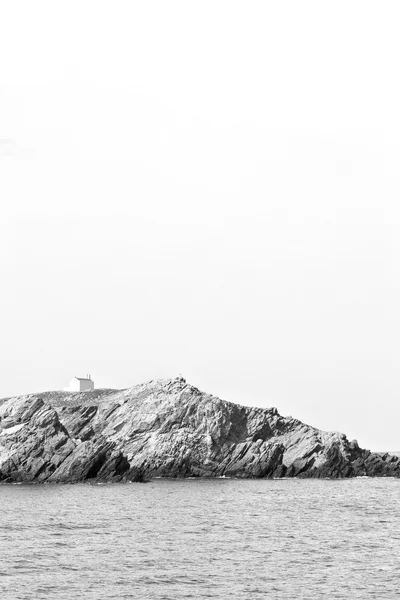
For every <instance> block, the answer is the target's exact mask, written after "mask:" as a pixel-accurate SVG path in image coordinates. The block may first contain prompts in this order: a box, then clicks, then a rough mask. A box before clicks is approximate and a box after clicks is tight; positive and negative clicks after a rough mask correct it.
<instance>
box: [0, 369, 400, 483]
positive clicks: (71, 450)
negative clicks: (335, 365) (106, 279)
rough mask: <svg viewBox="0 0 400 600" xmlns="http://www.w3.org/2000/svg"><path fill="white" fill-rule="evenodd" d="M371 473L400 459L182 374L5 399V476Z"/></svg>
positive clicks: (384, 471) (395, 466)
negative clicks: (229, 397) (206, 389)
mask: <svg viewBox="0 0 400 600" xmlns="http://www.w3.org/2000/svg"><path fill="white" fill-rule="evenodd" d="M364 475H369V476H396V477H398V476H399V475H400V458H399V457H397V456H393V455H390V454H378V453H371V452H369V451H368V450H363V449H361V448H359V446H358V444H357V442H356V441H355V440H353V441H351V442H349V441H348V440H347V438H346V436H345V435H343V434H341V433H332V432H324V431H320V430H319V429H316V428H314V427H310V426H308V425H305V424H304V423H301V422H300V421H298V420H296V419H293V418H292V417H282V416H281V415H279V413H278V411H277V410H276V408H269V409H261V408H253V407H246V406H240V405H237V404H233V403H230V402H225V401H223V400H220V399H219V398H216V397H214V396H211V395H210V394H205V393H203V392H200V391H199V390H198V389H197V388H195V387H193V386H191V385H189V384H188V383H186V381H185V380H184V379H183V378H177V379H167V380H156V381H150V382H148V383H145V384H142V385H138V386H135V387H133V388H130V389H127V390H119V391H115V390H93V391H91V392H85V393H76V394H74V393H72V394H71V393H65V392H46V393H44V394H40V395H30V396H22V397H17V398H9V399H6V400H3V401H0V481H3V482H44V481H46V482H54V483H65V482H70V483H74V482H78V481H88V480H89V481H115V482H118V481H143V480H145V479H147V478H150V477H154V476H163V477H189V476H191V477H205V476H210V477H215V476H232V477H247V478H252V477H253V478H255V477H257V478H260V477H268V478H273V477H328V478H339V477H354V476H364Z"/></svg>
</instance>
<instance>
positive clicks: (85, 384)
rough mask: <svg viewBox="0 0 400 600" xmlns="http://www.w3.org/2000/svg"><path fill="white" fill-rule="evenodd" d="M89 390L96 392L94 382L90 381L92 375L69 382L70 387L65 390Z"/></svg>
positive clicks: (75, 378)
mask: <svg viewBox="0 0 400 600" xmlns="http://www.w3.org/2000/svg"><path fill="white" fill-rule="evenodd" d="M88 390H94V381H92V380H91V379H90V375H87V376H86V377H74V378H73V379H71V381H70V382H69V386H68V387H65V388H64V392H87V391H88Z"/></svg>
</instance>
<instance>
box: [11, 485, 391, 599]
mask: <svg viewBox="0 0 400 600" xmlns="http://www.w3.org/2000/svg"><path fill="white" fill-rule="evenodd" d="M399 597H400V480H397V479H391V478H388V479H351V480H339V481H327V480H323V481H320V480H300V479H299V480H298V479H287V480H239V479H199V480H166V479H155V480H153V481H152V482H150V483H147V484H130V485H128V484H125V485H123V484H107V485H88V484H85V485H32V486H25V485H0V598H2V599H3V600H9V599H10V600H11V599H12V600H16V599H26V600H37V599H38V600H39V599H45V598H46V599H51V600H57V599H65V600H72V599H75V598H76V599H80V600H86V599H93V600H101V599H103V598H110V599H111V598H112V599H119V598H137V599H140V600H141V599H171V600H177V599H181V598H182V599H183V598H195V599H200V598H213V599H230V600H234V599H241V600H243V599H244V600H246V599H249V600H250V599H251V600H257V599H260V600H261V599H263V600H264V599H265V598H271V599H273V600H279V599H290V600H294V599H298V598H304V599H308V600H321V599H323V598H326V599H329V600H331V599H333V598H340V599H343V600H344V599H358V598H359V599H362V600H368V599H370V598H371V599H372V598H376V599H377V600H388V599H392V598H393V599H394V598H396V599H398V598H399Z"/></svg>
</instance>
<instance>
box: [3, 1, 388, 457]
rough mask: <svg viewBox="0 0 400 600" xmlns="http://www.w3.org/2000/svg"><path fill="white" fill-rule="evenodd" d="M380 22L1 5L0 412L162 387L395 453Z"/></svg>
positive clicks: (250, 10) (141, 6) (276, 6)
mask: <svg viewBox="0 0 400 600" xmlns="http://www.w3.org/2000/svg"><path fill="white" fill-rule="evenodd" d="M399 17H400V4H399V3H398V1H390V0H386V1H385V2H378V1H377V0H376V1H374V2H370V1H368V0H367V1H366V0H363V1H355V0H354V1H353V0H346V1H340V0H339V1H338V0H336V1H335V2H321V0H318V1H315V2H314V1H313V2H310V1H303V2H299V1H298V0H296V1H285V2H276V1H267V0H263V1H262V2H257V1H241V2H235V1H232V0H229V1H227V2H225V1H218V0H212V1H205V0H202V2H193V1H190V0H185V1H182V2H176V1H173V0H169V1H168V2H166V1H165V0H163V1H161V2H158V1H150V2H138V1H132V0H131V1H129V2H122V1H119V2H101V1H98V0H97V1H96V2H89V1H82V0H79V2H76V1H75V2H73V1H69V2H63V3H61V2H54V0H52V1H51V2H41V1H40V0H36V1H35V2H31V1H29V2H23V1H19V2H2V3H1V11H0V202H1V213H0V215H1V217H0V219H1V220H0V257H1V259H0V276H1V280H0V281H1V294H0V314H1V346H0V369H1V381H0V396H7V395H15V394H20V393H25V392H35V391H42V390H45V389H57V388H62V387H63V386H64V385H67V383H68V381H69V379H70V378H71V377H72V376H74V375H78V376H82V375H85V374H86V373H87V372H90V373H91V374H92V376H93V378H94V380H95V383H96V386H99V387H103V386H110V387H127V386H130V385H134V384H136V383H140V382H142V381H145V380H147V379H152V378H156V377H170V376H176V375H177V374H179V373H181V374H183V375H184V376H185V377H186V378H187V379H188V381H190V382H191V383H193V384H195V385H197V386H198V387H200V388H201V389H203V390H205V391H208V392H212V393H214V394H216V395H219V396H221V397H222V398H224V399H226V400H233V401H236V402H241V403H243V404H257V405H260V406H277V408H278V410H279V411H280V412H281V413H282V414H284V415H288V414H291V415H293V416H296V417H298V418H300V419H302V420H303V421H305V422H308V423H311V424H313V425H316V426H318V427H320V428H322V429H328V430H340V431H343V432H345V433H346V434H347V435H348V436H349V438H350V439H351V438H354V437H355V438H357V439H358V441H359V443H360V444H361V445H363V446H365V447H370V448H372V449H374V450H396V449H400V437H399V433H398V431H399V427H398V422H399V417H400V403H399V395H400V394H399V391H400V349H399V344H400V204H399V192H400V169H399V166H400V109H399V107H400V78H399V57H400V36H399V33H398V29H399Z"/></svg>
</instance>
